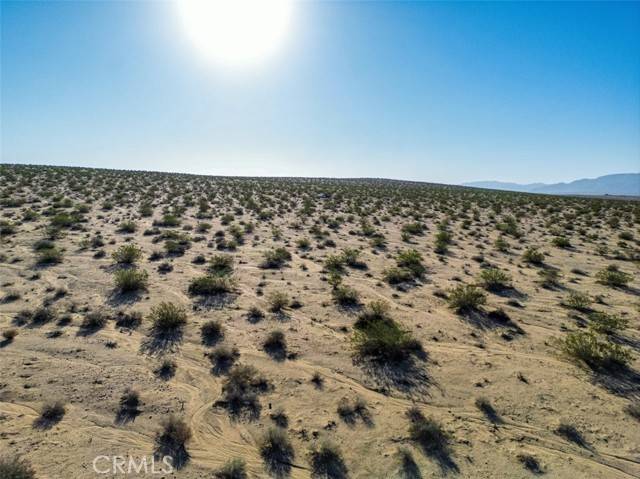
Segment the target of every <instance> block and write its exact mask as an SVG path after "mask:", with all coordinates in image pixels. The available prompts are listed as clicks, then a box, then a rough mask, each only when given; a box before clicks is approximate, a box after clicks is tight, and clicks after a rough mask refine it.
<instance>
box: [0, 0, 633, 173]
mask: <svg viewBox="0 0 640 479" xmlns="http://www.w3.org/2000/svg"><path fill="white" fill-rule="evenodd" d="M1 16H2V38H1V40H2V41H1V48H2V52H1V53H2V73H1V79H2V85H1V93H2V98H1V100H2V106H1V111H2V125H1V128H2V129H1V132H2V138H1V140H2V146H1V152H2V158H1V161H2V162H5V163H38V164H57V165H84V166H97V167H107V168H125V169H147V170H163V171H185V172H193V173H203V174H227V175H292V176H332V177H333V176H335V177H354V176H367V177H388V178H405V179H415V180H425V181H437V182H446V183H460V182H464V181H472V180H486V179H495V180H512V181H519V182H533V181H545V182H554V181H564V180H571V179H575V178H580V177H594V176H599V175H603V174H608V173H621V172H634V171H640V3H631V2H629V3H619V4H616V3H611V2H607V3H555V2H547V3H537V4H534V3H513V4H510V3H393V2H389V3H373V2H368V3H337V2H332V3H328V2H327V3H314V2H305V3H300V4H297V5H296V8H295V12H294V16H293V20H292V29H291V31H290V32H289V34H288V37H287V39H286V42H285V44H284V45H283V48H281V50H280V51H279V52H278V53H277V55H276V56H274V57H273V58H271V59H269V61H267V62H265V63H264V64H261V65H259V66H254V67H250V68H245V69H243V70H230V69H227V68H223V67H220V66H218V65H213V64H211V63H207V62H204V61H203V59H202V57H201V56H199V55H198V54H197V53H196V51H195V49H194V47H193V45H192V43H191V42H190V41H189V40H188V39H187V37H186V35H185V32H184V28H183V26H182V25H181V24H180V22H179V21H178V19H177V15H176V9H175V6H174V5H172V4H171V3H169V2H144V1H138V2H117V1H109V2H78V3H76V2H51V1H49V2H24V1H21V2H4V1H3V2H2V10H1Z"/></svg>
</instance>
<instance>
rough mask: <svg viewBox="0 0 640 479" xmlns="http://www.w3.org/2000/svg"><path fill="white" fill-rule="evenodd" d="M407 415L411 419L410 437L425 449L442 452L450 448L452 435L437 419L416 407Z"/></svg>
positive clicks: (428, 451) (427, 451) (435, 452)
mask: <svg viewBox="0 0 640 479" xmlns="http://www.w3.org/2000/svg"><path fill="white" fill-rule="evenodd" d="M407 417H409V419H410V421H411V424H410V425H409V438H410V439H411V440H412V441H413V442H415V443H416V444H417V445H418V446H419V447H420V448H421V449H422V450H423V451H425V452H426V453H429V454H440V453H442V452H444V451H447V450H448V449H449V445H450V441H451V439H450V436H449V434H448V433H447V432H446V431H445V430H444V429H443V428H442V426H441V425H440V424H439V423H438V422H437V421H436V420H435V419H432V418H428V417H425V416H424V415H423V414H422V412H420V411H419V410H418V409H417V408H415V407H414V408H411V409H409V411H407Z"/></svg>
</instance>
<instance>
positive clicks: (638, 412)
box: [624, 401, 640, 421]
mask: <svg viewBox="0 0 640 479" xmlns="http://www.w3.org/2000/svg"><path fill="white" fill-rule="evenodd" d="M624 410H625V412H626V413H627V414H628V415H629V416H631V417H632V418H634V419H637V420H638V421H640V402H638V401H636V402H632V403H631V404H628V405H627V407H625V409H624Z"/></svg>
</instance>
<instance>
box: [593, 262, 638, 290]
mask: <svg viewBox="0 0 640 479" xmlns="http://www.w3.org/2000/svg"><path fill="white" fill-rule="evenodd" d="M631 280H633V276H632V275H630V274H629V273H625V272H624V271H620V270H619V269H618V267H617V266H616V265H610V266H609V267H607V268H606V269H603V270H601V271H598V272H597V273H596V281H597V282H598V283H600V284H604V285H606V286H613V287H616V288H623V287H625V286H627V284H628V283H630V282H631Z"/></svg>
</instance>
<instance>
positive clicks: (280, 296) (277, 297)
mask: <svg viewBox="0 0 640 479" xmlns="http://www.w3.org/2000/svg"><path fill="white" fill-rule="evenodd" d="M267 301H268V302H269V309H270V310H271V312H273V313H277V312H279V311H282V310H283V309H284V308H286V307H287V306H289V296H288V295H287V293H284V292H282V291H274V292H273V293H271V294H270V295H269V297H268V299H267Z"/></svg>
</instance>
